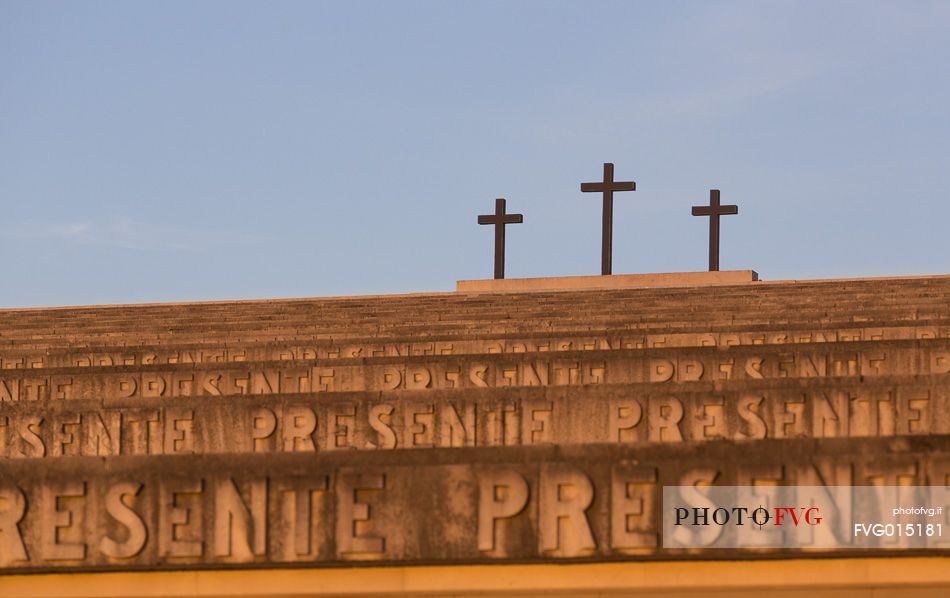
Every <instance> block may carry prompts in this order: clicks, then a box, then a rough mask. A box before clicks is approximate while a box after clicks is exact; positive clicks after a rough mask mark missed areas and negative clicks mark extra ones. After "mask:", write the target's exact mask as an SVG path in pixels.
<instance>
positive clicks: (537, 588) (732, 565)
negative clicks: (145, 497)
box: [0, 557, 950, 598]
mask: <svg viewBox="0 0 950 598" xmlns="http://www.w3.org/2000/svg"><path fill="white" fill-rule="evenodd" d="M633 594H637V595H649V596H664V597H673V596H683V597H686V596H689V597H693V598H695V597H698V596H713V597H718V596H760V595H769V596H775V595H778V596H782V597H792V596H796V597H797V596H801V597H807V598H823V597H825V596H829V597H830V596H836V597H837V596H844V597H850V596H873V597H875V598H883V597H890V596H895V597H897V596H899V597H901V598H908V597H912V596H914V597H916V596H934V597H937V596H940V597H947V596H950V558H940V557H912V558H862V559H820V560H819V559H798V560H776V561H752V562H750V561H744V562H743V561H731V562H714V561H698V562H691V563H686V562H684V563H601V564H589V565H492V566H467V567H466V566H457V567H378V568H353V569H345V568H332V569H271V570H258V571H192V572H185V571H175V572H148V573H99V574H96V573H74V574H68V573H56V574H45V575H11V576H0V596H21V597H23V598H30V597H39V596H62V597H64V598H80V597H83V598H85V597H99V596H102V597H109V598H115V597H119V596H203V597H212V596H214V597H218V596H220V597H224V596H279V597H284V598H289V597H292V596H386V595H409V596H475V595H479V596H532V595H545V596H552V595H571V596H607V595H609V596H623V595H633Z"/></svg>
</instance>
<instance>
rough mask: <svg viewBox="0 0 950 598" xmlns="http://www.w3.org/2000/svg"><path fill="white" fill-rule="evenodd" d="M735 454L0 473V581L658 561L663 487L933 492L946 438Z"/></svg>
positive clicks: (725, 447) (394, 459) (65, 463)
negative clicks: (50, 573) (318, 567)
mask: <svg viewBox="0 0 950 598" xmlns="http://www.w3.org/2000/svg"><path fill="white" fill-rule="evenodd" d="M749 446H751V444H750V443H740V444H717V445H704V446H702V447H696V446H693V447H689V446H683V445H679V446H675V447H670V446H661V447H648V448H643V449H632V448H629V447H577V448H572V449H568V448H558V447H530V448H508V449H484V450H469V451H442V450H431V451H396V452H382V453H381V452H376V453H355V452H334V453H332V454H328V455H325V456H324V457H323V458H321V459H319V460H316V459H313V458H312V457H310V456H308V455H299V454H284V455H276V456H275V455H266V456H265V455H251V456H244V457H241V458H240V459H234V458H200V457H151V458H126V459H121V460H114V461H102V460H99V459H63V460H57V461H53V462H50V463H49V464H48V465H46V466H44V467H43V468H37V467H35V466H34V465H33V463H32V462H31V461H28V460H22V461H10V462H4V463H3V464H2V469H0V471H2V472H3V477H2V479H3V483H2V484H0V496H2V498H3V501H2V507H0V530H2V531H0V555H2V559H3V563H4V566H5V567H6V568H7V569H9V570H23V569H27V570H31V569H56V568H64V569H75V568H82V569H99V568H123V569H129V568H188V567H195V566H224V567H233V566H248V565H252V564H258V565H263V564H267V565H280V564H296V565H299V564H333V563H349V564H357V563H388V562H410V563H466V562H494V561H499V560H505V559H516V560H519V561H539V560H558V561H571V560H590V559H596V560H616V559H630V558H658V557H661V558H682V557H686V556H689V553H688V552H686V551H673V552H670V551H668V550H661V549H660V548H658V546H660V544H659V536H658V533H659V530H660V529H661V513H660V512H659V511H660V509H659V505H660V504H661V492H662V487H663V486H664V485H685V486H690V485H695V484H702V483H716V484H721V485H755V484H760V483H782V484H801V485H822V484H832V485H874V484H880V485H899V484H906V485H931V484H941V485H942V484H950V459H948V457H947V450H948V449H950V438H948V437H946V436H940V437H936V436H935V437H930V438H908V439H903V440H901V441H900V442H896V443H894V442H891V443H888V444H881V443H880V442H873V441H869V440H867V439H862V440H847V441H842V440H824V441H801V440H786V441H760V442H759V443H758V444H757V445H756V446H757V447H758V448H757V450H756V451H754V452H753V453H751V454H750V451H749V450H748V447H749ZM945 507H946V508H950V505H945ZM945 540H946V541H950V538H946V539H945ZM796 552H799V553H800V551H796V550H794V549H789V550H785V551H784V553H785V554H795V553H796ZM780 553H781V552H780V551H776V550H767V551H761V550H755V549H748V550H734V551H719V552H717V553H716V554H715V557H717V558H739V557H741V558H755V557H758V556H775V555H776V554H780ZM808 554H809V555H811V556H814V555H815V553H814V552H809V553H808ZM836 554H840V552H836ZM875 554H880V553H875ZM706 558H709V555H706Z"/></svg>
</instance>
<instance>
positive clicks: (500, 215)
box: [478, 197, 524, 278]
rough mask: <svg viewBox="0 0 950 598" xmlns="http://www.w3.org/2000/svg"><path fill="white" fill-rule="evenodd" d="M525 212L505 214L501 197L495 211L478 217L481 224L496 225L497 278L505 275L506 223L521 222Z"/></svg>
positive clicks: (497, 201) (503, 201)
mask: <svg viewBox="0 0 950 598" xmlns="http://www.w3.org/2000/svg"><path fill="white" fill-rule="evenodd" d="M522 222H524V215H523V214H505V200H504V198H502V197H499V198H498V199H496V200H495V213H494V214H485V215H482V216H479V217H478V223H479V224H494V225H495V278H504V277H505V225H506V224H521V223H522Z"/></svg>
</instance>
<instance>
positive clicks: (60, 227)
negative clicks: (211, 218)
mask: <svg viewBox="0 0 950 598" xmlns="http://www.w3.org/2000/svg"><path fill="white" fill-rule="evenodd" d="M18 228H19V231H18V233H17V237H19V238H20V239H22V240H37V241H38V240H50V241H60V242H62V243H66V244H72V245H77V246H86V247H116V248H120V249H129V250H134V251H192V250H196V249H202V248H204V247H209V246H220V245H221V244H223V243H239V242H240V243H244V242H248V241H251V240H253V239H250V238H249V237H248V236H247V235H245V234H238V233H236V232H228V231H215V230H194V229H185V228H176V227H168V226H164V225H160V224H154V223H150V222H145V221H142V220H136V219H133V218H130V217H127V216H113V217H110V218H106V219H103V220H101V221H88V220H82V221H73V222H62V223H53V224H43V225H36V224H25V225H21V226H20V227H18Z"/></svg>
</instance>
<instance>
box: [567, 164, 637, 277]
mask: <svg viewBox="0 0 950 598" xmlns="http://www.w3.org/2000/svg"><path fill="white" fill-rule="evenodd" d="M636 190H637V184H636V183H634V182H633V181H628V182H622V181H617V182H614V165H613V164H611V163H610V162H604V180H603V182H600V183H581V192H582V193H603V194H604V224H603V225H604V232H603V237H602V247H601V252H600V273H601V274H604V275H607V274H610V273H611V270H612V269H613V264H612V262H613V238H614V191H636Z"/></svg>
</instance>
